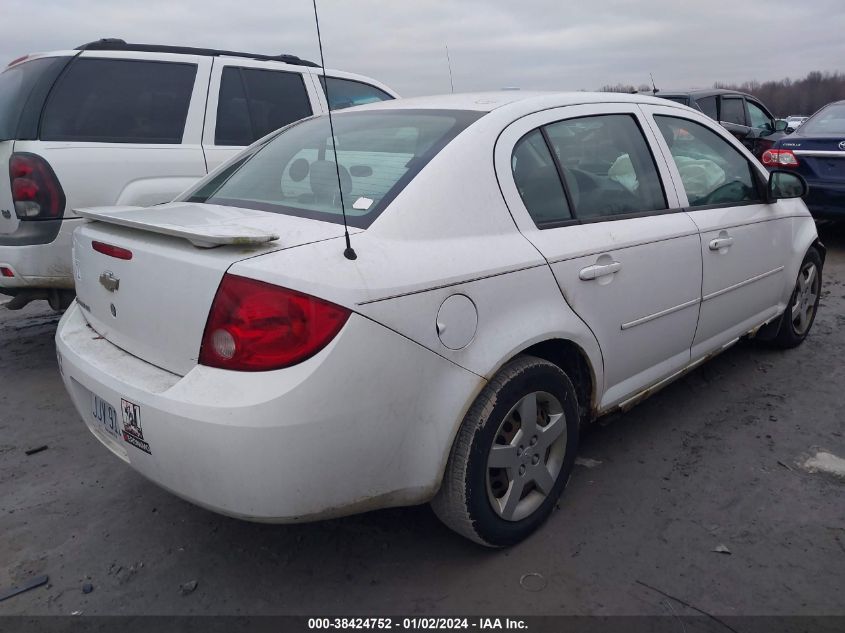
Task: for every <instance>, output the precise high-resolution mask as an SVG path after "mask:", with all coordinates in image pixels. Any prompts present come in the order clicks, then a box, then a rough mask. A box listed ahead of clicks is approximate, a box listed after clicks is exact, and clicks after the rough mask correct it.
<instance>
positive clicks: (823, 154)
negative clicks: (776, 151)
mask: <svg viewBox="0 0 845 633" xmlns="http://www.w3.org/2000/svg"><path fill="white" fill-rule="evenodd" d="M792 153H793V154H795V155H796V156H818V157H819V158H845V152H843V151H839V152H837V151H827V150H821V149H795V150H792Z"/></svg>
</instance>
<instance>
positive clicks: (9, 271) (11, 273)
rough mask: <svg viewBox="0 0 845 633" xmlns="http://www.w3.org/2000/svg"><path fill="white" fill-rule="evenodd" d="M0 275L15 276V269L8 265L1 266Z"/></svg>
mask: <svg viewBox="0 0 845 633" xmlns="http://www.w3.org/2000/svg"><path fill="white" fill-rule="evenodd" d="M0 275H3V277H14V276H15V271H13V270H12V269H11V268H8V267H6V266H0Z"/></svg>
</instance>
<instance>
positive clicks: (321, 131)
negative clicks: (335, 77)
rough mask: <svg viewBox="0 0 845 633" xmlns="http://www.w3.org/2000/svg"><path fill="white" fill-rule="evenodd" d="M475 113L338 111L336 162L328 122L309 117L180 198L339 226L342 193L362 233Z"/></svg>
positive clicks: (348, 214) (353, 222)
mask: <svg viewBox="0 0 845 633" xmlns="http://www.w3.org/2000/svg"><path fill="white" fill-rule="evenodd" d="M480 116H481V113H479V112H468V111H463V110H401V111H399V110H395V111H384V110H381V111H372V112H346V113H343V114H338V115H336V116H335V117H333V119H334V138H335V145H336V147H337V163H335V160H334V154H333V151H332V143H331V132H330V130H329V119H328V117H326V116H321V117H317V118H312V119H307V120H305V121H302V122H300V123H296V124H294V125H292V126H290V127H288V128H285V129H283V130H282V131H281V132H279V133H278V134H276V135H275V136H273V137H271V138H270V139H269V140H267V141H264V142H263V143H260V144H259V145H257V146H255V147H253V148H250V149H248V150H246V152H245V154H243V155H241V157H240V159H239V160H237V161H236V162H235V163H233V164H232V165H230V166H229V167H228V168H226V169H224V170H223V171H221V172H219V173H218V174H216V175H215V176H214V177H212V178H211V180H208V181H206V182H204V183H202V184H200V185H199V186H198V187H197V189H196V190H194V191H193V192H190V193H188V194H187V195H186V196H185V199H186V200H188V201H190V202H207V203H210V204H222V205H228V206H235V207H246V208H249V209H260V210H262V211H270V212H272V213H281V214H285V215H295V216H298V217H304V218H313V219H315V220H324V221H327V222H336V223H342V222H343V216H342V210H341V196H340V195H339V193H340V190H341V189H342V191H343V197H342V200H343V206H344V207H345V209H346V217H347V220H348V223H349V224H350V225H352V226H357V227H361V228H366V227H367V226H369V225H370V224H371V223H372V222H373V220H375V218H376V217H377V216H378V214H379V213H381V211H382V210H383V209H384V208H385V207H386V206H387V205H388V204H389V203H390V201H391V200H392V199H393V198H395V197H396V195H397V194H398V193H399V192H400V191H401V190H402V189H403V188H404V187H405V186H406V185H407V184H408V183H409V182H410V181H411V180H412V179H413V177H414V176H415V175H416V174H417V173H418V172H419V171H420V170H421V169H422V168H423V167H424V166H425V165H426V164H427V163H428V162H429V161H430V160H431V159H432V158H433V157H434V156H435V155H436V154H437V153H438V152H439V151H440V150H441V149H443V147H445V146H446V144H447V143H449V141H451V140H452V139H453V138H455V136H457V135H458V134H459V133H460V132H461V131H462V130H464V129H465V128H466V127H467V126H468V125H470V124H471V123H472V122H473V121H475V120H477V119H478V118H479V117H480ZM338 175H339V180H340V183H341V188H339V187H338Z"/></svg>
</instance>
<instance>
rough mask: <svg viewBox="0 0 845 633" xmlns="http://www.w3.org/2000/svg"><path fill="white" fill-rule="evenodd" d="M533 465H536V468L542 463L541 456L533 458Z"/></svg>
mask: <svg viewBox="0 0 845 633" xmlns="http://www.w3.org/2000/svg"><path fill="white" fill-rule="evenodd" d="M531 463H532V464H534V465H535V466H536V465H537V464H539V463H540V456H539V455H534V457H532V458H531Z"/></svg>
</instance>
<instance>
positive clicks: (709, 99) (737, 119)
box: [657, 88, 787, 158]
mask: <svg viewBox="0 0 845 633" xmlns="http://www.w3.org/2000/svg"><path fill="white" fill-rule="evenodd" d="M657 96H658V97H660V98H661V99H668V100H669V101H674V102H676V103H681V104H683V105H686V106H690V107H692V108H696V109H698V110H701V111H702V112H703V113H704V114H706V115H707V116H709V117H710V118H711V119H713V120H715V121H718V122H719V123H721V124H722V126H723V127H724V128H725V129H726V130H728V131H729V132H730V133H731V134H733V135H734V136H735V137H736V138H738V139H739V140H740V141H742V143H743V144H744V145H745V146H746V147H747V148H748V149H749V150H751V153H752V154H754V156H756V157H757V158H760V157H761V156H762V155H763V152H765V151H766V150H767V149H770V148H771V147H772V146H773V145H774V144H775V142H776V141H777V140H778V139H780V138H782V137H783V136H785V133H786V129H787V123H786V122H785V121H783V120H782V119H775V117H773V116H772V114H771V112H770V111H769V109H768V108H767V107H766V106H764V105H763V104H762V103H761V102H760V101H759V100H758V99H756V98H755V97H752V96H751V95H749V94H745V93H744V92H737V91H735V90H722V89H718V88H713V89H709V90H688V91H682V92H670V91H666V92H663V91H660V92H658V93H657Z"/></svg>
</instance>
